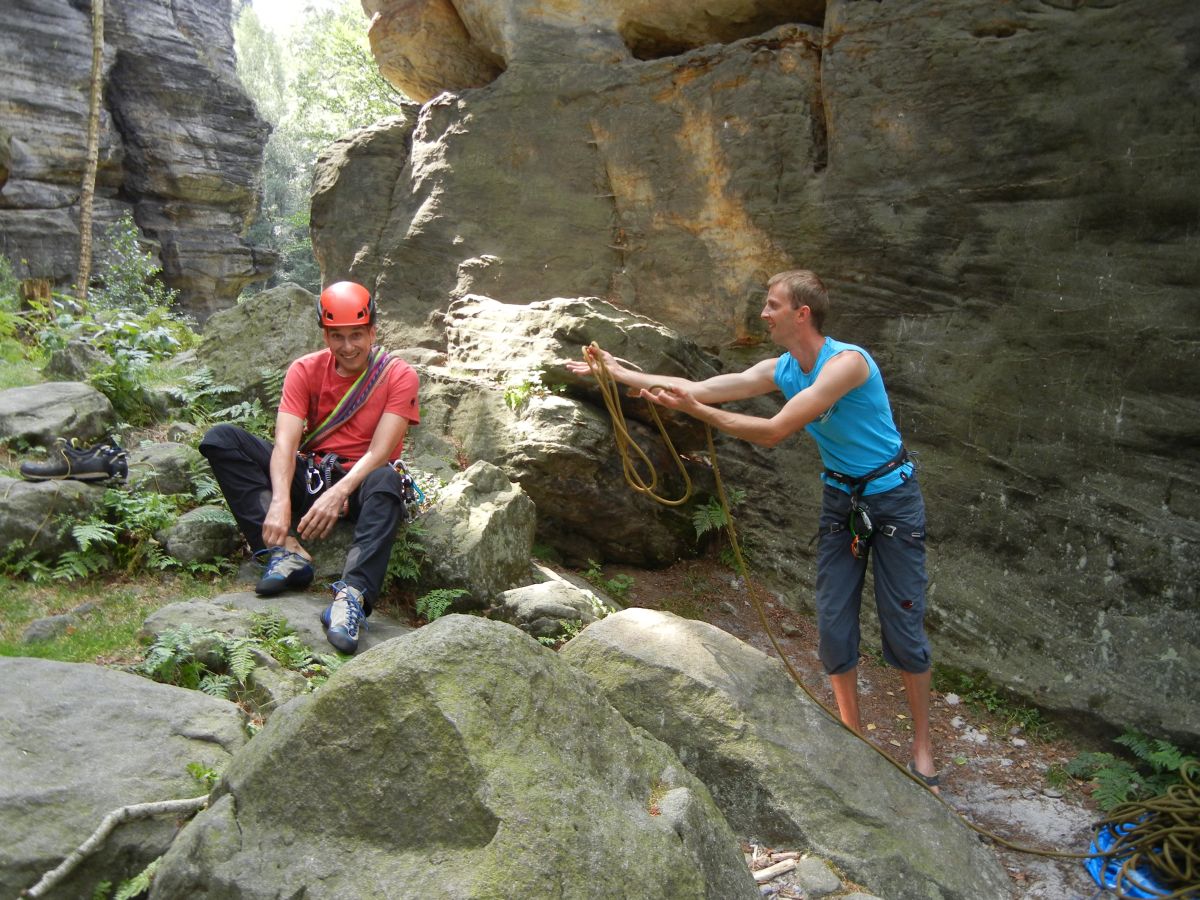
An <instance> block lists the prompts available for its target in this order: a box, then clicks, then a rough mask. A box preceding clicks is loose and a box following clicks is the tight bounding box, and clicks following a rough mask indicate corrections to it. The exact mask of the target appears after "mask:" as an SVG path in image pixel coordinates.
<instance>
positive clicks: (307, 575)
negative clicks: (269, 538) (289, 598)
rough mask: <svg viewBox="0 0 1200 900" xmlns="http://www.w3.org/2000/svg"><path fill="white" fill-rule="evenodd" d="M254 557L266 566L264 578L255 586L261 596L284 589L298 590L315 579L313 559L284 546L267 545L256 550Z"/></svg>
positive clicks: (255, 591) (268, 595)
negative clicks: (262, 548)
mask: <svg viewBox="0 0 1200 900" xmlns="http://www.w3.org/2000/svg"><path fill="white" fill-rule="evenodd" d="M254 558H255V559H257V560H259V562H262V563H263V564H264V566H265V568H264V569H263V575H262V578H260V579H259V580H258V584H257V585H255V587H254V593H256V594H258V595H259V596H260V597H270V596H272V595H274V594H278V593H281V592H283V591H289V590H291V591H298V590H302V589H304V588H306V587H308V586H309V585H310V584H312V580H313V566H312V561H311V560H308V559H305V558H304V557H303V556H301V555H300V554H299V553H293V552H292V551H291V550H288V549H286V548H284V547H267V548H266V549H264V550H259V551H257V552H255V554H254Z"/></svg>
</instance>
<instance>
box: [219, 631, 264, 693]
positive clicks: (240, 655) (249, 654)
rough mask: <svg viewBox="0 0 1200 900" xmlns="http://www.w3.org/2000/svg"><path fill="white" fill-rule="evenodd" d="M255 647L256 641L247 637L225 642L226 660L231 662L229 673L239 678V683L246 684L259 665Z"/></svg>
mask: <svg viewBox="0 0 1200 900" xmlns="http://www.w3.org/2000/svg"><path fill="white" fill-rule="evenodd" d="M254 649H255V646H254V642H253V641H248V640H246V639H245V638H233V639H231V640H229V641H228V642H226V644H225V660H226V662H227V663H228V664H229V673H230V674H231V675H233V677H234V678H236V679H237V680H238V684H245V683H246V679H247V678H248V677H250V673H251V672H253V671H254V670H255V669H256V668H257V667H258V660H257V659H255V658H254Z"/></svg>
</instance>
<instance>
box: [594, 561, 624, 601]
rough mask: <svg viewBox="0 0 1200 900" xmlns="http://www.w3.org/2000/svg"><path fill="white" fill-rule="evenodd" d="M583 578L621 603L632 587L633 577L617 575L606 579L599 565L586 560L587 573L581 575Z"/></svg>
mask: <svg viewBox="0 0 1200 900" xmlns="http://www.w3.org/2000/svg"><path fill="white" fill-rule="evenodd" d="M583 577H584V578H586V579H587V580H588V581H590V582H591V583H592V584H594V585H595V586H596V587H598V588H600V590H602V591H604V592H605V593H606V594H609V595H610V596H613V597H616V598H617V599H618V600H621V601H624V599H625V596H626V594H628V593H629V589H630V588H631V587H633V577H632V576H630V575H625V574H624V573H618V574H616V575H614V576H613V577H612V578H606V577H605V576H604V572H603V571H602V570H601V568H600V563H598V562H596V561H595V560H594V559H589V560H588V567H587V571H585V572H584V573H583Z"/></svg>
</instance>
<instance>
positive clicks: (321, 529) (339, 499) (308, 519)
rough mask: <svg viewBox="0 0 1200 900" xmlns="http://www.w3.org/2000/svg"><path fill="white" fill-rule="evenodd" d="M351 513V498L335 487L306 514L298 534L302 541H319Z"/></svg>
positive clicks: (320, 498) (323, 495)
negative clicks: (339, 520)
mask: <svg viewBox="0 0 1200 900" xmlns="http://www.w3.org/2000/svg"><path fill="white" fill-rule="evenodd" d="M349 512H350V498H349V497H348V496H347V495H346V493H345V491H341V490H338V486H337V485H334V486H333V487H331V488H329V489H327V490H326V491H325V492H324V493H323V494H321V496H319V497H318V498H317V500H316V502H315V503H314V504H313V505H312V506H311V507H310V508H309V510H308V512H306V513H305V514H304V517H303V518H302V519H301V520H300V523H299V524H298V525H297V526H296V533H297V534H299V535H300V540H302V541H311V540H318V541H319V540H321V539H322V538H325V537H327V536H328V535H329V533H330V532H331V531H333V526H334V525H336V524H337V522H338V519H341V518H343V517H344V516H346V515H347V514H348V513H349Z"/></svg>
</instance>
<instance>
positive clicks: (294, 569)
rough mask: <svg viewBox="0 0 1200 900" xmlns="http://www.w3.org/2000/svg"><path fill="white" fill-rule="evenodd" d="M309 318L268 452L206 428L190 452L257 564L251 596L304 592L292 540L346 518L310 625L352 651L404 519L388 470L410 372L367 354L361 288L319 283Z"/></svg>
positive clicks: (413, 382) (305, 566) (400, 432)
mask: <svg viewBox="0 0 1200 900" xmlns="http://www.w3.org/2000/svg"><path fill="white" fill-rule="evenodd" d="M317 314H318V316H319V317H320V321H321V330H322V335H323V337H324V340H325V349H324V350H318V351H317V352H315V353H309V354H308V355H306V356H302V357H300V358H299V359H297V360H296V361H295V362H293V363H292V364H291V366H289V367H288V371H287V375H286V377H285V378H284V382H283V396H282V398H281V400H280V403H279V413H278V415H277V417H276V420H275V443H274V445H272V444H271V443H270V442H268V441H264V440H263V439H262V438H259V437H256V436H254V435H252V434H249V433H247V432H246V431H244V430H243V429H241V428H238V427H236V426H234V425H217V426H216V427H214V428H212V429H211V430H210V431H209V432H208V433H207V434H206V435H205V436H204V440H202V441H201V442H200V452H201V453H203V454H204V456H205V457H207V458H208V461H209V463H210V464H211V465H212V469H213V474H214V475H215V476H216V479H217V483H218V484H219V485H220V486H221V492H222V493H223V494H224V495H225V501H226V502H227V503H228V504H229V508H230V509H231V510H232V511H233V515H234V517H235V518H236V519H237V522H238V526H239V527H240V528H241V530H242V534H244V535H245V537H246V541H247V542H248V543H249V544H250V547H251V549H252V550H254V551H255V555H256V556H261V557H265V558H266V569H265V571H264V573H263V577H262V580H260V581H259V582H258V586H257V588H256V591H257V592H258V593H259V594H260V595H270V594H276V593H279V592H280V591H284V590H287V589H289V588H291V589H299V588H305V587H307V586H308V585H309V584H310V583H311V582H312V579H313V567H312V557H311V556H310V555H309V553H308V551H307V550H305V549H304V547H303V545H302V544H301V543H300V542H301V541H311V540H320V539H321V538H324V537H326V536H327V535H328V534H329V533H330V532H331V531H332V530H333V526H334V525H335V524H337V521H338V519H340V518H342V517H346V516H348V517H349V518H350V519H352V520H354V523H355V525H354V543H353V545H352V546H351V547H350V552H349V553H348V554H347V555H346V564H345V567H344V569H343V570H342V578H341V580H340V581H337V582H334V584H333V585H332V588H333V603H332V604H331V605H330V606H329V607H328V608H327V609H326V610H325V612H324V613H323V614H322V615H321V621H322V623H323V624H324V625H325V628H326V634H327V637H328V638H329V642H330V643H331V644H333V646H334V647H336V648H337V649H338V650H340V651H342V652H343V653H353V652H354V651H355V650H356V649H357V648H358V635H359V629H360V627H364V626H363V619H364V617H366V616H369V615H370V614H371V606H372V604H373V603H374V602H375V601H376V600H377V599H378V598H379V592H380V589H381V588H382V586H383V579H384V575H385V574H386V572H387V564H388V557H389V555H390V554H391V548H392V543H393V541H394V540H395V536H396V527H397V526H398V525H399V523H400V521H401V519H402V518H403V517H404V515H405V514H406V507H405V504H404V490H403V489H404V485H403V482H402V480H401V476H400V475H399V474H398V473H397V472H396V470H395V469H394V468H393V467H392V466H391V465H389V463H390V462H392V461H394V460H397V459H399V458H400V451H401V450H402V449H403V446H404V436H405V433H406V432H407V431H408V426H409V425H410V424H413V425H416V424H418V422H419V421H420V416H419V412H418V408H417V374H416V372H414V371H413V370H412V368H410V367H409V365H408V364H407V363H405V362H404V361H403V360H401V359H399V358H398V357H394V356H393V357H389V356H388V354H387V353H386V352H384V351H382V350H380V349H379V348H378V347H376V346H375V324H376V323H375V302H374V300H373V299H372V298H371V295H370V293H369V292H368V291H367V289H366V288H364V287H363V286H362V285H360V284H355V283H354V282H350V281H341V282H338V283H337V284H333V285H330V286H329V287H327V288H326V289H325V290H324V291H322V293H321V296H320V298H319V299H318V301H317ZM342 472H344V474H341V473H342ZM297 519H298V520H299V521H297ZM293 524H294V525H295V531H292V526H293Z"/></svg>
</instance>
